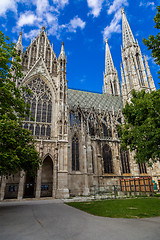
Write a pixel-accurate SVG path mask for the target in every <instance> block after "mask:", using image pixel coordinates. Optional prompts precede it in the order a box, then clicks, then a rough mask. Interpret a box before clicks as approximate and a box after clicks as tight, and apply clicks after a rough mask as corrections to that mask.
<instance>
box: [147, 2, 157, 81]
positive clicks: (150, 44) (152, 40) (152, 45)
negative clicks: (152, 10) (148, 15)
mask: <svg viewBox="0 0 160 240" xmlns="http://www.w3.org/2000/svg"><path fill="white" fill-rule="evenodd" d="M154 22H155V26H154V27H155V28H156V29H157V30H159V29H160V6H157V14H156V16H155V17H154ZM143 43H144V44H145V45H146V46H147V48H148V50H151V55H152V57H153V58H154V61H155V62H156V63H157V65H160V33H158V34H157V35H156V36H154V35H150V36H149V37H148V39H145V38H144V39H143ZM158 74H159V78H160V71H158Z"/></svg>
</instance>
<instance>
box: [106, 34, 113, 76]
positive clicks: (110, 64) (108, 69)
mask: <svg viewBox="0 0 160 240" xmlns="http://www.w3.org/2000/svg"><path fill="white" fill-rule="evenodd" d="M105 43H106V53H105V54H106V55H105V74H107V73H109V72H113V71H115V67H114V64H113V59H112V56H111V52H110V49H109V45H108V40H107V38H106V39H105Z"/></svg>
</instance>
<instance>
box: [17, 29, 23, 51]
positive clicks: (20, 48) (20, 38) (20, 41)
mask: <svg viewBox="0 0 160 240" xmlns="http://www.w3.org/2000/svg"><path fill="white" fill-rule="evenodd" d="M16 50H17V52H18V53H20V54H22V53H23V45H22V32H20V33H19V38H18V41H17V44H16Z"/></svg>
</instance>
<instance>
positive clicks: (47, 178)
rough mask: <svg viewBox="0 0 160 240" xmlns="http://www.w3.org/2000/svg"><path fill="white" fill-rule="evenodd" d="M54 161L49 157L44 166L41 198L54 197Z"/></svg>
mask: <svg viewBox="0 0 160 240" xmlns="http://www.w3.org/2000/svg"><path fill="white" fill-rule="evenodd" d="M52 188H53V161H52V159H51V157H50V156H47V157H46V158H45V159H44V161H43V165H42V182H41V197H52Z"/></svg>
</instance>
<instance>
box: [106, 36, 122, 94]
mask: <svg viewBox="0 0 160 240" xmlns="http://www.w3.org/2000/svg"><path fill="white" fill-rule="evenodd" d="M105 43H106V53H105V74H104V87H103V93H107V94H109V95H113V96H120V95H121V92H120V84H119V78H118V73H117V70H116V69H115V67H114V63H113V59H112V56H111V52H110V49H109V45H108V40H107V38H106V39H105Z"/></svg>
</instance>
